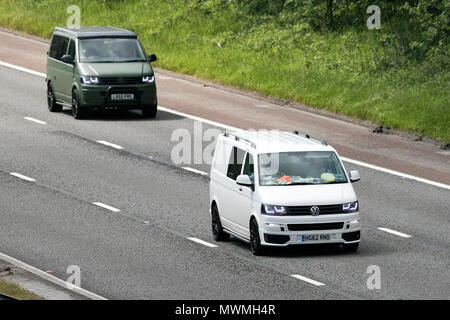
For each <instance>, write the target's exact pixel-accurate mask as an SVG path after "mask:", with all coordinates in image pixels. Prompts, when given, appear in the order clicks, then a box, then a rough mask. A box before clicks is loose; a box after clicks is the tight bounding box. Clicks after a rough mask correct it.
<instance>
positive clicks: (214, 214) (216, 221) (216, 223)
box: [211, 205, 230, 241]
mask: <svg viewBox="0 0 450 320" xmlns="http://www.w3.org/2000/svg"><path fill="white" fill-rule="evenodd" d="M211 229H212V234H213V237H214V240H216V241H228V240H230V235H229V234H228V233H226V232H225V231H223V227H222V223H221V222H220V215H219V209H217V206H216V205H213V206H212V208H211Z"/></svg>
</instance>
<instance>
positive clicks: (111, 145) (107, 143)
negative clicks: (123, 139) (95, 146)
mask: <svg viewBox="0 0 450 320" xmlns="http://www.w3.org/2000/svg"><path fill="white" fill-rule="evenodd" d="M97 143H100V144H104V145H105V146H108V147H111V148H114V149H118V150H122V149H123V147H121V146H119V145H118V144H114V143H111V142H108V141H103V140H99V141H97Z"/></svg>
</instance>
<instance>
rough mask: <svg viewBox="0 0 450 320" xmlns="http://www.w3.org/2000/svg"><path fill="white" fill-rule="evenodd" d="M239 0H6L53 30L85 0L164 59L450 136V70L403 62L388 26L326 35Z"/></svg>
mask: <svg viewBox="0 0 450 320" xmlns="http://www.w3.org/2000/svg"><path fill="white" fill-rule="evenodd" d="M230 3H231V1H228V2H227V1H220V0H204V1H193V0H191V1H188V0H147V1H144V0H142V1H137V0H129V1H121V0H108V1H100V0H85V1H61V0H40V1H27V0H15V1H12V0H11V1H7V0H0V25H1V26H4V27H7V28H11V29H17V30H21V31H24V32H27V33H31V34H34V35H38V36H42V37H47V38H48V37H50V35H51V33H52V30H53V28H54V27H55V26H64V25H66V20H67V17H68V14H67V13H66V8H67V7H68V6H69V5H71V4H77V5H79V6H80V8H81V23H82V25H113V26H118V27H123V28H126V29H132V30H134V31H135V32H136V33H137V34H138V35H139V36H140V38H141V40H142V42H143V43H144V46H145V47H146V50H147V51H148V52H149V53H150V52H153V53H156V54H157V56H158V58H159V60H158V62H157V66H159V67H162V68H165V69H169V70H173V71H176V72H181V73H185V74H190V75H195V76H197V77H201V78H206V79H210V80H214V81H217V82H220V83H223V84H229V85H234V86H238V87H240V88H242V89H248V90H256V91H258V92H261V93H263V94H267V95H271V96H276V97H280V98H285V99H291V100H295V101H298V102H301V103H304V104H307V105H310V106H312V107H315V108H319V109H327V110H330V111H333V112H337V113H341V114H345V115H348V116H353V117H357V118H361V119H367V120H371V121H373V122H374V123H376V124H380V125H384V126H391V127H393V128H399V129H403V130H410V131H414V132H418V133H421V134H424V135H426V136H431V137H434V138H440V139H442V140H444V141H450V72H448V70H446V69H445V68H439V64H438V63H432V62H430V61H428V60H425V61H422V62H419V63H417V62H412V61H408V60H401V61H394V60H396V59H397V58H396V57H397V53H396V48H395V47H392V48H389V47H388V48H386V47H385V48H384V49H383V48H382V45H381V43H382V40H383V39H385V37H386V35H387V33H388V32H389V31H388V30H387V29H386V28H385V29H383V27H382V29H381V30H373V31H370V30H368V29H366V28H359V29H358V30H357V29H356V28H347V29H344V30H340V31H339V32H338V31H336V32H327V33H323V32H317V31H312V30H311V29H310V28H308V27H305V24H304V23H302V21H299V22H298V23H297V24H290V25H288V26H287V25H285V24H282V23H280V18H279V17H276V18H273V17H268V16H248V15H245V14H244V13H243V12H242V10H240V9H239V6H237V5H233V4H230ZM444 57H445V56H444ZM447 57H448V56H447ZM391 60H392V61H393V62H396V63H395V64H393V65H395V66H389V63H390V61H391ZM386 64H387V66H386ZM447 65H448V64H447Z"/></svg>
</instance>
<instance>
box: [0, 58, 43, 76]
mask: <svg viewBox="0 0 450 320" xmlns="http://www.w3.org/2000/svg"><path fill="white" fill-rule="evenodd" d="M0 66H4V67H7V68H11V69H14V70H19V71H22V72H26V73H30V74H33V75H35V76H39V77H42V78H45V77H46V75H45V73H42V72H37V71H34V70H31V69H27V68H24V67H20V66H16V65H15V64H11V63H8V62H4V61H0Z"/></svg>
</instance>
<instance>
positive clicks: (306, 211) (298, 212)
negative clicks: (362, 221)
mask: <svg viewBox="0 0 450 320" xmlns="http://www.w3.org/2000/svg"><path fill="white" fill-rule="evenodd" d="M311 207H312V206H299V207H286V211H287V214H286V215H287V216H310V215H311V211H310V210H311ZM318 207H319V209H320V213H319V214H320V215H323V214H338V213H344V211H342V205H341V204H333V205H326V206H318Z"/></svg>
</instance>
